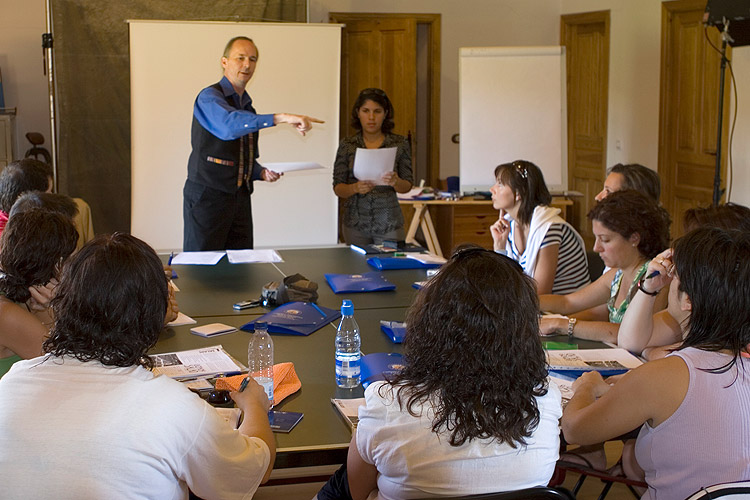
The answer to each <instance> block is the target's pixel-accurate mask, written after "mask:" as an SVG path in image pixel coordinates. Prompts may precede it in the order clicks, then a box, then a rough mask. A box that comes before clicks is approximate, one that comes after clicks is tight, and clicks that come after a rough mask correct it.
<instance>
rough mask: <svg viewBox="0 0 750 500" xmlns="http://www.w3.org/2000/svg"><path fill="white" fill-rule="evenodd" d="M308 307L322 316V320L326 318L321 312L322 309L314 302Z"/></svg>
mask: <svg viewBox="0 0 750 500" xmlns="http://www.w3.org/2000/svg"><path fill="white" fill-rule="evenodd" d="M310 305H311V306H313V307H314V308H315V310H316V311H318V312H319V313H320V315H321V316H323V317H324V318H325V317H326V313H324V312H323V309H321V308H320V307H318V304H316V303H315V302H310Z"/></svg>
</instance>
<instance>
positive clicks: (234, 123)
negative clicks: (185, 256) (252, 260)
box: [183, 37, 323, 251]
mask: <svg viewBox="0 0 750 500" xmlns="http://www.w3.org/2000/svg"><path fill="white" fill-rule="evenodd" d="M257 61H258V48H257V47H256V46H255V43H253V41H252V40H251V39H250V38H247V37H235V38H232V39H231V40H229V43H227V46H226V48H225V49H224V55H223V57H222V58H221V66H222V68H224V77H223V78H222V79H221V81H220V82H218V83H215V84H213V85H211V86H210V87H207V88H205V89H203V90H202V91H201V92H200V94H198V97H197V98H196V100H195V107H194V110H193V125H192V132H191V143H192V147H193V151H192V153H191V154H190V159H189V160H188V178H187V180H186V181H185V187H184V189H183V219H184V224H185V230H184V239H183V249H184V250H186V251H203V250H224V249H227V248H234V249H239V248H252V247H253V218H252V210H251V204H250V195H251V194H252V192H253V181H256V180H264V181H267V182H275V181H277V180H278V179H279V177H280V174H278V173H277V172H274V171H272V170H268V169H266V168H263V167H262V166H261V165H260V164H259V163H258V162H257V160H256V158H257V157H258V131H259V130H260V129H263V128H267V127H272V126H274V125H277V124H279V123H290V124H292V125H293V126H294V127H295V128H296V129H297V131H298V132H299V133H300V134H302V135H305V133H307V132H308V131H309V130H310V129H311V128H312V123H313V122H315V123H323V122H322V121H321V120H318V119H317V118H311V117H308V116H304V115H291V114H287V113H276V114H267V115H259V114H257V113H256V112H255V108H254V107H253V102H252V99H250V96H249V95H248V93H247V92H246V91H245V87H246V86H247V84H248V82H249V81H250V78H252V76H253V73H254V72H255V65H256V64H257Z"/></svg>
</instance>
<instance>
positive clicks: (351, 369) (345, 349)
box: [336, 299, 361, 389]
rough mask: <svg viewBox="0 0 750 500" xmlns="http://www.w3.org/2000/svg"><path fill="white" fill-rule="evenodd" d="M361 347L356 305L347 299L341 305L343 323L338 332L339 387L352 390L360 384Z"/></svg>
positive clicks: (337, 381)
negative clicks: (355, 317) (355, 312)
mask: <svg viewBox="0 0 750 500" xmlns="http://www.w3.org/2000/svg"><path fill="white" fill-rule="evenodd" d="M360 347H361V341H360V338H359V325H357V321H356V320H355V319H354V305H353V304H352V301H351V300H348V299H347V300H344V302H343V303H342V304H341V323H339V329H338V331H337V332H336V385H338V386H339V387H342V388H345V389H350V388H352V387H357V386H358V385H359V384H360V380H361V377H360V372H359V361H360V352H359V349H360Z"/></svg>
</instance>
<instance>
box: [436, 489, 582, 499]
mask: <svg viewBox="0 0 750 500" xmlns="http://www.w3.org/2000/svg"><path fill="white" fill-rule="evenodd" d="M425 500H426V499H425ZM440 500H575V497H574V496H573V494H572V493H570V492H569V491H568V490H566V489H565V488H560V487H555V488H548V487H546V486H537V487H536V488H526V489H523V490H516V491H504V492H501V493H484V494H481V495H468V496H463V497H440Z"/></svg>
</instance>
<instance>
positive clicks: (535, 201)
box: [490, 160, 591, 294]
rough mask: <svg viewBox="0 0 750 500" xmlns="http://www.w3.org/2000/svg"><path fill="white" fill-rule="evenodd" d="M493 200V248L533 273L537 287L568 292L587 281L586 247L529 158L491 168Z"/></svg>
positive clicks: (529, 272) (588, 279)
mask: <svg viewBox="0 0 750 500" xmlns="http://www.w3.org/2000/svg"><path fill="white" fill-rule="evenodd" d="M490 191H491V192H492V206H493V207H494V208H496V209H497V210H499V211H500V218H499V219H498V221H497V222H495V223H494V224H492V226H490V232H491V233H492V240H493V241H494V247H495V251H496V252H505V253H506V255H508V256H509V257H511V258H512V259H513V260H515V261H517V262H519V263H520V264H521V267H523V270H524V271H525V272H526V274H528V275H529V276H531V277H532V278H534V280H535V281H536V286H537V293H539V294H544V293H556V294H567V293H572V292H575V291H576V290H578V289H579V288H582V287H584V286H586V285H588V284H589V283H591V279H590V278H589V270H588V264H587V262H586V248H585V246H584V244H583V239H582V238H581V236H580V235H579V234H578V233H577V232H576V230H575V229H573V226H571V225H570V224H568V223H567V222H565V220H563V219H562V217H560V215H559V213H560V209H558V208H552V207H550V206H549V204H550V203H551V202H552V196H551V195H550V194H549V191H548V190H547V185H546V184H545V183H544V175H542V171H541V170H540V169H539V167H537V166H536V165H534V164H533V163H531V162H529V161H523V160H518V161H514V162H513V163H503V164H502V165H498V167H497V168H495V185H494V186H492V188H491V189H490Z"/></svg>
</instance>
